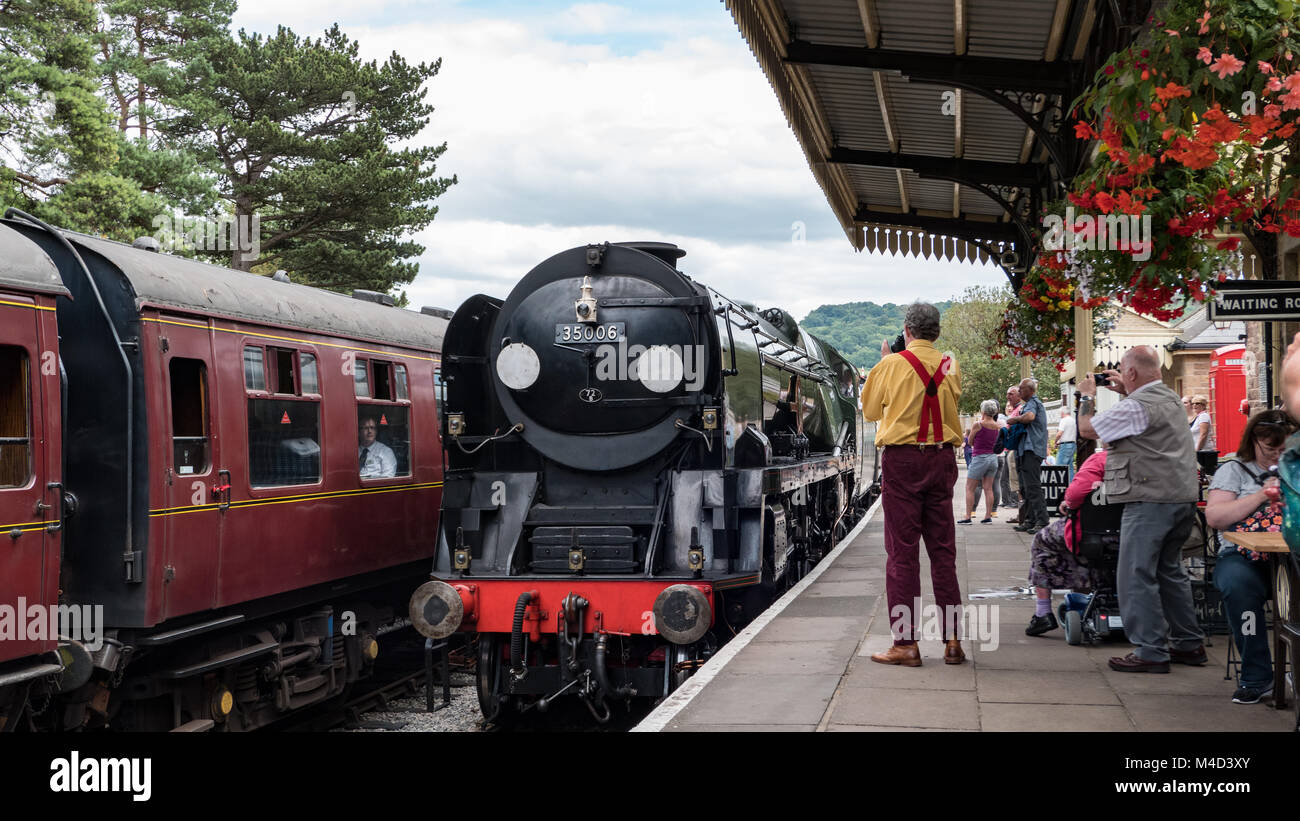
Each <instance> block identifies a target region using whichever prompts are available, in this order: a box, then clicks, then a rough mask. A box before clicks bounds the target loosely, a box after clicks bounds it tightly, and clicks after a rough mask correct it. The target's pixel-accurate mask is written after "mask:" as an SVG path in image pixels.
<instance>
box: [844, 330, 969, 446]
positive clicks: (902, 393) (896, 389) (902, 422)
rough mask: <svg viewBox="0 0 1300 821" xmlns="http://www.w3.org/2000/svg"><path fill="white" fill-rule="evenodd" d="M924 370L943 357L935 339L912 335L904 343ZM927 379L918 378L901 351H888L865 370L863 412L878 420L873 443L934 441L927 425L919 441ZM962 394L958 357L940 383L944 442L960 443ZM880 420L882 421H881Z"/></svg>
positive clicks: (931, 368) (935, 365)
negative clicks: (907, 342)
mask: <svg viewBox="0 0 1300 821" xmlns="http://www.w3.org/2000/svg"><path fill="white" fill-rule="evenodd" d="M907 349H908V350H909V351H911V352H912V353H913V354H914V355H915V356H916V358H917V359H919V360H921V364H922V365H923V366H925V370H926V372H927V373H934V372H935V371H936V370H938V368H939V361H940V360H941V359H942V358H943V354H941V353H940V352H939V351H938V350H937V349H936V348H935V347H934V343H933V342H931V341H929V340H927V339H913V340H912V341H911V342H910V343H909V344H908V346H907ZM925 387H926V383H925V382H922V381H921V377H920V375H919V374H917V372H916V369H914V368H913V367H912V365H911V364H910V363H909V362H908V361H907V360H906V359H904V358H903V357H902V355H900V354H890V355H889V356H886V357H885V358H884V359H882V360H880V364H879V365H877V366H876V367H874V368H872V369H871V372H870V373H868V374H867V382H866V384H865V385H863V386H862V415H863V416H865V417H866V418H867V420H868V421H871V422H876V421H879V422H880V429H879V430H878V431H877V432H876V445H877V446H880V447H883V446H884V445H916V444H922V442H924V443H928V444H937V443H936V442H935V441H934V429H933V428H932V427H931V426H930V425H926V430H925V437H924V439H923V440H922V441H921V442H918V440H917V438H916V435H917V433H918V432H919V431H920V429H921V401H922V400H923V399H924V398H925ZM960 397H961V372H960V371H959V370H958V368H957V360H956V359H953V360H952V368H951V369H950V370H949V371H948V375H947V376H945V377H944V378H943V382H941V383H939V408H940V410H941V411H942V412H943V433H944V440H943V441H944V442H948V443H950V444H953V445H960V444H961V421H960V420H959V419H958V418H957V400H958V399H959V398H960ZM882 420H883V421H882Z"/></svg>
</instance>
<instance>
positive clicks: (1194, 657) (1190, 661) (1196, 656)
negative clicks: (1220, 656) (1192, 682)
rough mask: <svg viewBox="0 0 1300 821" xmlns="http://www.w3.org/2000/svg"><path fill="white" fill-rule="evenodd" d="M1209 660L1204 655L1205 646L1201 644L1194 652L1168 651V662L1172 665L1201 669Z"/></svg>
mask: <svg viewBox="0 0 1300 821" xmlns="http://www.w3.org/2000/svg"><path fill="white" fill-rule="evenodd" d="M1209 660H1210V657H1209V656H1208V655H1206V654H1205V645H1204V644H1202V645H1201V646H1200V647H1197V648H1196V649H1195V650H1170V651H1169V661H1170V662H1171V663H1172V664H1187V665H1190V666H1192V667H1201V666H1202V665H1204V664H1205V663H1206V662H1208V661H1209Z"/></svg>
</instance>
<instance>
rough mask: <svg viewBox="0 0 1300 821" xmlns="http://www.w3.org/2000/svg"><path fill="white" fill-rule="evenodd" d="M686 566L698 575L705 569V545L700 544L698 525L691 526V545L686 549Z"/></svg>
mask: <svg viewBox="0 0 1300 821" xmlns="http://www.w3.org/2000/svg"><path fill="white" fill-rule="evenodd" d="M686 566H687V567H689V568H690V569H691V571H692V572H693V573H695V575H696V576H699V575H700V573H701V572H703V570H704V546H703V545H701V544H700V529H699V528H698V527H693V528H691V546H690V549H689V550H687V551H686Z"/></svg>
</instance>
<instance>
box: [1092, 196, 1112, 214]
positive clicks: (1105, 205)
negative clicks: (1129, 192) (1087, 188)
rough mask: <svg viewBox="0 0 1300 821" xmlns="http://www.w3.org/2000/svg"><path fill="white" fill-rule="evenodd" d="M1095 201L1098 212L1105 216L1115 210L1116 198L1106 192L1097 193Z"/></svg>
mask: <svg viewBox="0 0 1300 821" xmlns="http://www.w3.org/2000/svg"><path fill="white" fill-rule="evenodd" d="M1093 201H1094V202H1096V204H1097V210H1098V211H1100V212H1101V213H1103V214H1109V213H1110V212H1111V211H1114V210H1115V198H1114V197H1112V196H1111V195H1110V194H1107V193H1106V192H1105V191H1099V192H1097V196H1096V197H1094V198H1093Z"/></svg>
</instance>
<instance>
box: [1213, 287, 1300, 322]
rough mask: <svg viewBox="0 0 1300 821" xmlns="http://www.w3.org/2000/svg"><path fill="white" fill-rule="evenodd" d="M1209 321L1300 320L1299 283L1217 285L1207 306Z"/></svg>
mask: <svg viewBox="0 0 1300 821" xmlns="http://www.w3.org/2000/svg"><path fill="white" fill-rule="evenodd" d="M1206 317H1207V318H1208V319H1209V320H1210V321H1212V322H1231V321H1234V320H1262V321H1264V322H1276V321H1281V320H1293V319H1300V282H1281V281H1277V280H1272V281H1269V280H1234V281H1230V282H1225V283H1223V284H1222V285H1220V286H1219V289H1218V292H1217V293H1215V295H1214V299H1212V300H1210V302H1209V304H1208V305H1207V309H1206Z"/></svg>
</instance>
